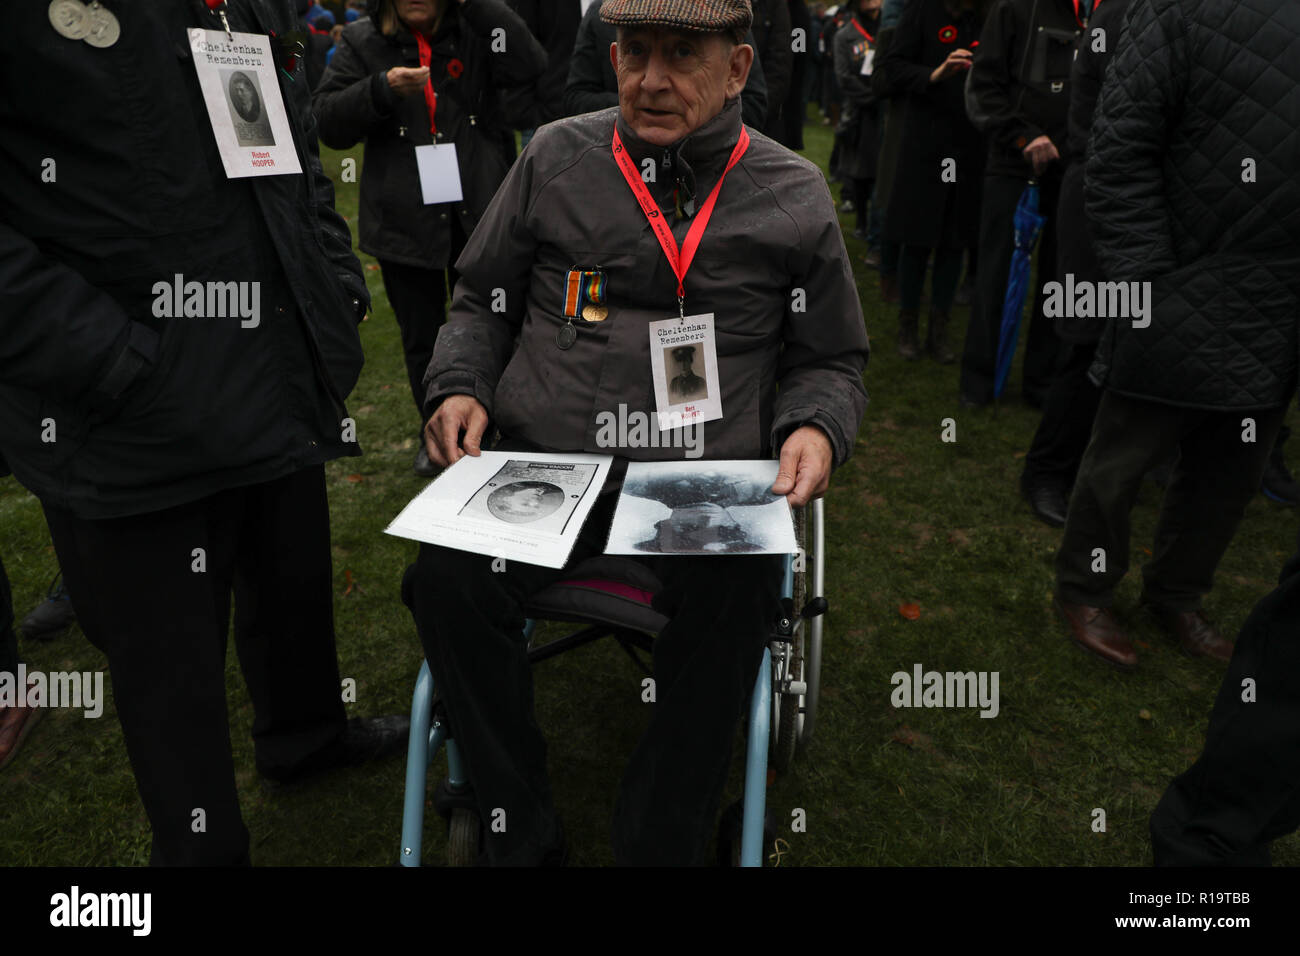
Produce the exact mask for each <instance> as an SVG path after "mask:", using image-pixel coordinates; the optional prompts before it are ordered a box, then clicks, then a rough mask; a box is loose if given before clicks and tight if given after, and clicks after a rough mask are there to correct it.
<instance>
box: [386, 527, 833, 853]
mask: <svg viewBox="0 0 1300 956" xmlns="http://www.w3.org/2000/svg"><path fill="white" fill-rule="evenodd" d="M821 506H822V502H821V501H816V502H814V503H813V508H812V509H811V510H812V512H813V516H814V520H815V522H816V534H817V535H818V538H817V545H816V554H815V557H814V560H816V562H817V565H816V568H817V574H816V575H815V584H814V594H815V595H817V596H820V594H821V586H822V574H821V570H822V565H821V560H822V554H821V542H820V534H821V523H822V516H821ZM810 557H813V556H811V555H810ZM795 561H796V556H795V555H787V556H786V558H785V570H784V573H783V574H782V579H781V597H782V598H783V599H784V600H786V601H791V602H792V601H793V599H794V575H795ZM794 611H795V614H796V615H797V614H798V612H799V609H798V608H795V609H794ZM533 627H534V622H533V621H532V620H529V621H528V622H527V623H526V624H525V627H524V634H525V637H526V638H531V637H532V632H533ZM816 643H817V647H816V649H815V650H814V651H813V653H814V654H816V656H817V658H818V661H817V663H816V665H815V666H814V673H815V671H816V670H819V669H820V631H819V632H818V637H817V641H816ZM815 680H816V678H815V677H814V681H815ZM772 683H773V673H772V651H771V648H770V647H764V648H763V660H762V663H761V665H760V666H759V669H758V676H757V677H756V678H755V680H754V692H753V694H751V695H750V700H749V735H748V743H747V749H746V754H745V794H744V813H743V825H742V829H741V837H740V865H741V866H762V865H763V824H764V820H765V817H766V813H767V764H768V752H769V747H770V745H771V736H772V733H773V729H774V728H773V727H772V712H773V707H772ZM814 687H815V685H814ZM433 695H434V687H433V675H432V674H431V673H430V672H429V663H428V661H424V662H422V663H421V664H420V674H419V676H418V677H417V678H416V681H415V692H414V693H413V694H412V696H411V737H410V742H409V744H408V746H407V754H406V790H405V797H404V799H403V808H402V850H401V854H400V856H399V858H398V862H399V864H401V865H402V866H419V865H420V861H421V852H422V849H423V844H424V804H425V794H426V788H427V785H428V771H429V764H430V763H431V762H432V761H433V758H434V757H435V756H436V755H437V753H438V748H439V747H441V746H442V745H443V744H446V749H447V781H448V784H449V785H450V787H451V788H452V789H453V790H455V789H459V788H461V787H463V786H466V785H467V784H468V780H467V778H466V776H465V768H464V763H463V762H462V760H461V755H460V748H459V747H458V746H457V744H456V741H455V740H454V739H452V738H451V737H449V736H448V728H447V727H446V726H445V725H444V724H443V723H442V721H440V720H435V719H434V718H433ZM815 705H816V690H815V689H814V690H813V691H812V694H811V696H810V697H809V699H808V702H807V710H808V713H807V715H806V723H807V726H806V728H805V729H806V732H807V733H808V734H809V735H810V734H811V731H812V719H811V718H812V716H813V713H814V712H815V711H814V708H815ZM802 736H803V734H802V732H801V737H802Z"/></svg>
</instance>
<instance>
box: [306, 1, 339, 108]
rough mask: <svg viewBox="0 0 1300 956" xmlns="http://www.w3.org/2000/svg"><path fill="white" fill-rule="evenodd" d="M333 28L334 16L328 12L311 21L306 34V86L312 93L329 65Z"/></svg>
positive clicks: (332, 46)
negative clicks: (309, 28)
mask: <svg viewBox="0 0 1300 956" xmlns="http://www.w3.org/2000/svg"><path fill="white" fill-rule="evenodd" d="M335 26H336V25H335V23H334V14H332V13H330V12H329V11H328V10H326V11H325V12H324V13H321V14H319V15H317V16H316V18H315V19H314V20H313V21H311V30H310V31H309V32H308V34H307V85H308V86H309V87H310V88H311V89H312V91H313V92H314V91H315V90H316V88H317V87H319V86H320V81H321V78H322V77H323V76H324V75H325V67H326V66H327V65H328V64H329V58H330V50H332V49H333V48H334V37H333V35H332V31H333V30H334V29H335Z"/></svg>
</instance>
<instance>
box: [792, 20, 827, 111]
mask: <svg viewBox="0 0 1300 956" xmlns="http://www.w3.org/2000/svg"><path fill="white" fill-rule="evenodd" d="M825 24H826V5H825V4H824V3H815V4H813V6H812V7H810V8H809V10H808V61H807V62H808V69H807V70H805V71H804V76H803V87H804V90H803V98H804V104H805V112H806V111H807V104H808V103H816V104H817V112H818V113H819V114H820V113H821V112H822V66H823V64H825V62H826V59H827V56H828V55H829V47H827V45H826V41H825V40H823V39H822V28H823V27H824V26H825ZM795 25H796V26H797V24H795ZM801 116H802V114H801ZM802 121H803V122H806V121H807V117H806V116H802Z"/></svg>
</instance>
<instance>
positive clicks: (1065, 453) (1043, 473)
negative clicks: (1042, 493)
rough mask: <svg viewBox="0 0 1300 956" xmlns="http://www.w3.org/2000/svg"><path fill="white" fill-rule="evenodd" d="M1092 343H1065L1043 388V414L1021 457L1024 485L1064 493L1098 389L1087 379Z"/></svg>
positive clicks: (1083, 445) (1084, 441)
mask: <svg viewBox="0 0 1300 956" xmlns="http://www.w3.org/2000/svg"><path fill="white" fill-rule="evenodd" d="M1096 354H1097V343H1096V342H1082V343H1066V344H1065V345H1064V346H1063V351H1062V362H1061V368H1060V371H1059V373H1058V374H1057V376H1056V378H1055V379H1054V380H1053V381H1052V385H1051V388H1049V389H1048V390H1047V400H1046V401H1045V402H1044V403H1043V417H1042V418H1041V419H1040V420H1039V422H1038V431H1036V432H1035V433H1034V442H1033V444H1032V445H1030V446H1029V454H1027V455H1026V456H1025V473H1024V479H1023V480H1024V483H1025V485H1026V486H1028V487H1039V486H1049V485H1050V486H1055V487H1057V488H1060V489H1061V490H1062V491H1063V492H1068V491H1069V489H1070V488H1071V486H1073V485H1074V477H1075V475H1076V474H1078V472H1079V463H1080V462H1081V461H1083V452H1084V450H1085V449H1086V448H1087V447H1088V440H1089V439H1090V438H1091V437H1092V422H1093V419H1094V418H1096V417H1097V406H1098V405H1099V404H1100V403H1101V389H1099V388H1098V387H1097V386H1096V385H1093V384H1092V381H1091V380H1090V379H1089V378H1088V369H1089V368H1090V367H1091V366H1092V360H1093V358H1094V357H1095V356H1096Z"/></svg>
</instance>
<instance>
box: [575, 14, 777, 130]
mask: <svg viewBox="0 0 1300 956" xmlns="http://www.w3.org/2000/svg"><path fill="white" fill-rule="evenodd" d="M600 7H601V4H600V2H599V0H593V2H592V4H591V6H589V7H588V8H587V12H586V13H585V14H583V17H582V22H581V23H580V24H579V25H578V36H577V38H576V39H575V40H574V43H573V62H572V63H571V64H570V66H569V80H568V83H567V84H566V86H565V89H564V112H565V114H566V115H568V116H577V115H578V114H580V113H594V112H596V111H597V110H604V109H609V108H610V107H611V106H617V105H618V77H617V76H616V75H615V74H614V67H613V66H612V65H611V64H610V62H609V48H610V47H611V46H613V44H614V41H615V40H616V39H617V37H616V31H615V29H614V27H613V25H611V24H609V23H606V22H605V21H604V20H602V19H601V18H600ZM745 44H746V45H747V46H749V47H751V48H753V47H754V45H755V41H754V31H753V30H750V31H748V32H747V33H746V34H745ZM759 63H760V61H759V58H758V53H757V51H755V53H754V68H753V69H751V70H750V71H749V78H748V79H747V80H746V81H745V88H744V90H743V91H742V92H741V96H740V111H741V116H742V117H743V118H744V120H745V125H746V126H752V127H754V129H757V130H761V129H762V128H763V124H764V123H765V122H767V85H766V83H765V82H764V80H763V71H762V70H761V69H759Z"/></svg>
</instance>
